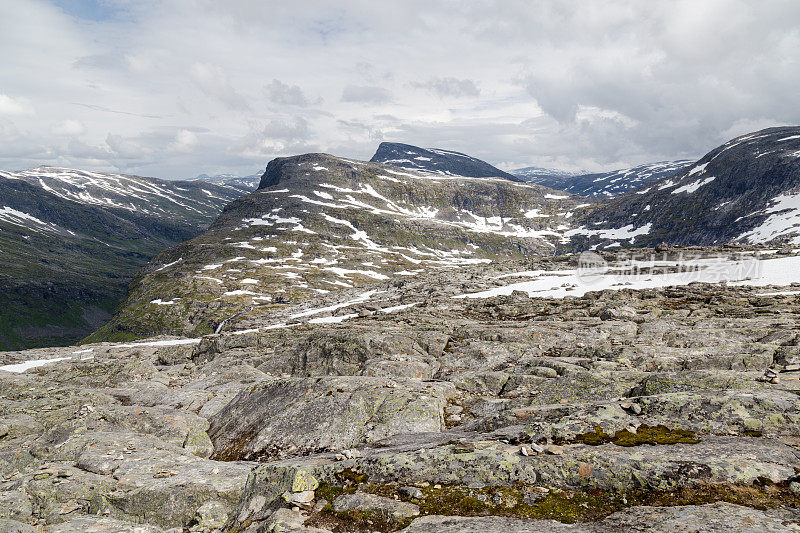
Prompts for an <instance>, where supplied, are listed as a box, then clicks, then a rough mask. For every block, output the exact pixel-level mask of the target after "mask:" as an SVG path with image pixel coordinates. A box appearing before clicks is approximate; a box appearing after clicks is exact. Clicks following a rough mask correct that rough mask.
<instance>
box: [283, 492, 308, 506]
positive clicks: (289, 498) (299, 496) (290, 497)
mask: <svg viewBox="0 0 800 533" xmlns="http://www.w3.org/2000/svg"><path fill="white" fill-rule="evenodd" d="M283 499H284V500H285V501H286V502H287V503H291V504H294V505H308V504H310V503H311V502H313V501H314V491H313V490H304V491H301V492H284V493H283Z"/></svg>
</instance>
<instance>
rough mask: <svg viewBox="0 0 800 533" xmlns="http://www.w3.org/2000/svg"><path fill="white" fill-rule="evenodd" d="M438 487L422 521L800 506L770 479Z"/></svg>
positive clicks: (357, 523)
mask: <svg viewBox="0 0 800 533" xmlns="http://www.w3.org/2000/svg"><path fill="white" fill-rule="evenodd" d="M436 487H437V488H434V487H430V486H428V487H424V488H421V490H422V493H423V497H422V498H420V499H419V500H416V499H415V500H413V503H415V504H417V505H419V507H420V515H421V516H425V515H434V514H435V515H444V516H506V517H515V518H530V519H533V518H536V519H550V520H557V521H559V522H563V523H570V524H571V523H578V522H593V521H597V520H601V519H603V518H604V517H606V516H608V515H609V514H611V513H614V512H617V511H620V510H622V509H625V508H627V507H631V506H637V505H644V506H677V505H703V504H707V503H715V502H728V503H734V504H737V505H744V506H747V507H752V508H756V509H769V508H776V507H781V506H786V505H790V506H796V505H799V504H800V497H798V496H796V495H794V494H793V493H792V492H791V490H789V488H788V486H787V484H785V483H783V484H775V483H772V482H771V481H769V480H759V481H757V482H755V483H753V484H752V485H707V486H700V487H691V488H690V487H684V488H681V489H677V490H671V491H651V490H635V491H628V492H612V491H603V490H599V489H592V490H586V491H572V490H563V489H554V488H546V487H534V486H526V485H516V486H511V487H504V486H489V487H481V488H469V487H463V486H458V485H443V486H436ZM355 490H356V487H355V486H334V485H330V484H327V483H321V484H320V486H319V488H318V489H317V496H318V497H320V498H324V499H326V500H328V501H333V500H334V499H336V497H338V496H340V495H342V494H345V493H352V492H354V491H355ZM358 490H362V491H364V492H369V493H372V494H378V495H381V496H385V497H389V498H393V497H398V498H400V499H402V500H405V501H409V500H408V498H406V497H404V496H402V495H400V494H399V493H398V492H397V485H395V484H366V485H362V486H361V487H359V489H358ZM410 520H411V519H408V520H405V521H403V522H392V521H390V520H387V519H386V518H385V517H382V516H380V515H379V514H378V513H367V512H359V511H347V512H340V513H337V512H335V511H334V510H333V508H332V507H331V506H330V505H329V506H327V507H326V509H325V510H323V511H322V512H321V513H320V514H318V515H316V516H314V517H312V519H311V521H309V522H307V523H306V525H314V526H317V527H327V528H328V529H331V530H333V531H336V532H345V531H348V532H349V531H396V530H399V529H402V528H403V527H405V526H406V525H408V522H410Z"/></svg>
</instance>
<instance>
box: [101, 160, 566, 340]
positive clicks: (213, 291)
mask: <svg viewBox="0 0 800 533" xmlns="http://www.w3.org/2000/svg"><path fill="white" fill-rule="evenodd" d="M577 204H578V201H577V199H576V198H574V197H572V196H570V195H568V194H565V193H561V192H557V191H553V190H551V189H547V188H545V187H542V186H539V185H533V184H524V183H518V182H515V181H511V180H508V179H506V178H504V177H477V178H476V177H467V176H454V175H450V174H432V173H430V172H424V173H423V172H419V171H414V170H407V169H398V168H397V167H395V166H392V165H384V164H378V163H371V162H361V161H353V160H349V159H342V158H338V157H334V156H330V155H326V154H306V155H302V156H295V157H288V158H279V159H275V160H273V161H271V162H270V163H269V165H268V166H267V169H266V172H265V173H264V176H263V177H262V179H261V184H260V187H259V189H258V191H256V192H255V193H253V194H250V195H248V196H245V197H243V198H240V199H239V200H236V201H235V202H232V203H231V204H229V205H228V206H227V207H226V208H225V210H224V211H223V212H222V214H221V215H220V216H219V218H218V219H217V220H216V221H215V222H214V224H212V226H211V227H210V228H209V230H208V231H207V232H205V233H204V234H203V235H201V236H199V237H197V238H195V239H193V240H191V241H189V242H186V243H184V244H182V245H179V246H176V247H174V248H172V249H170V250H167V251H165V252H163V253H161V254H159V256H158V257H156V258H155V259H154V260H153V261H152V262H151V263H150V265H148V267H147V268H146V269H145V270H144V271H143V272H142V274H141V275H140V276H139V277H138V278H137V280H136V281H135V282H134V283H133V284H132V286H131V293H130V295H129V296H128V298H127V299H126V300H125V302H124V303H123V305H122V307H121V308H120V311H119V312H118V313H117V315H116V316H115V318H114V319H113V320H112V322H111V323H109V324H108V325H107V326H106V327H104V328H102V329H101V330H100V331H99V332H97V333H96V334H95V335H94V336H93V337H92V340H100V339H114V338H119V337H120V336H122V337H125V336H143V335H150V334H155V333H175V334H191V335H197V334H201V333H209V332H213V331H214V330H216V329H218V328H219V327H220V326H221V325H224V327H225V328H231V327H240V325H241V324H242V323H246V322H247V321H248V320H250V319H251V318H253V319H256V318H254V317H258V318H257V319H258V320H262V321H263V320H267V319H270V318H271V317H272V316H273V315H274V314H275V313H277V312H279V311H280V310H281V309H283V308H285V307H286V306H287V305H290V304H291V305H295V304H297V303H298V302H302V301H305V300H307V299H309V298H313V297H318V296H320V295H325V294H328V293H329V292H332V291H333V292H335V291H341V290H347V289H350V288H353V287H357V286H363V285H369V284H374V283H376V282H378V281H382V280H387V279H402V278H404V277H409V276H415V275H417V274H420V273H422V272H425V271H428V270H440V269H453V268H459V267H462V266H464V265H469V264H481V263H485V262H490V261H493V260H501V261H504V260H512V259H513V258H521V257H525V256H532V255H537V254H544V255H550V254H552V253H553V251H554V250H555V248H556V247H557V246H558V244H559V243H560V242H561V240H562V239H563V235H562V233H563V231H564V230H565V229H567V228H568V226H567V220H568V219H569V218H570V217H572V216H573V214H574V213H573V210H574V209H575V208H576V206H577ZM237 324H239V326H237Z"/></svg>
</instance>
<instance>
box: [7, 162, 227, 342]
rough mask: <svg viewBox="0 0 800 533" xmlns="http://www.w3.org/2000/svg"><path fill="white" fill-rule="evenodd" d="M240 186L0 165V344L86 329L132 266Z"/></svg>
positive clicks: (181, 235)
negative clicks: (8, 168) (13, 169)
mask: <svg viewBox="0 0 800 533" xmlns="http://www.w3.org/2000/svg"><path fill="white" fill-rule="evenodd" d="M240 195H241V194H240V193H238V192H234V191H233V190H232V189H230V188H221V187H217V186H215V185H212V184H207V183H195V182H178V181H176V182H171V181H165V180H158V179H154V178H141V177H138V176H127V175H119V174H103V173H96V172H85V171H80V170H70V169H62V168H54V167H38V168H34V169H29V170H24V171H20V172H0V249H2V250H3V253H2V254H0V287H2V290H1V291H0V350H3V349H10V348H15V349H19V348H23V347H36V346H52V345H59V344H60V345H63V344H67V343H72V342H75V341H77V340H79V339H81V338H83V337H85V336H86V335H88V334H89V333H91V332H92V331H94V330H96V329H97V328H98V327H100V326H101V325H102V324H103V323H104V322H105V321H107V320H108V319H109V318H110V317H111V312H112V311H113V310H114V308H115V307H116V305H117V304H118V303H119V301H120V299H121V298H122V297H123V296H124V294H125V290H126V287H127V285H128V283H129V282H130V281H131V279H132V278H133V277H134V275H135V273H136V272H137V271H138V270H139V268H141V267H142V266H143V265H145V264H146V263H147V261H148V260H149V259H150V258H151V257H153V256H154V255H155V254H157V253H158V252H160V251H161V250H163V249H165V248H168V247H170V246H173V245H175V244H177V243H180V242H182V241H185V240H187V239H190V238H192V237H194V236H196V235H198V234H200V233H202V231H203V230H204V229H205V228H206V227H207V226H208V224H210V223H211V222H212V221H213V220H214V218H215V217H216V216H217V215H218V214H219V212H220V211H221V210H222V208H223V207H224V206H225V205H226V204H227V203H228V202H230V201H231V200H233V199H234V198H236V197H238V196H240Z"/></svg>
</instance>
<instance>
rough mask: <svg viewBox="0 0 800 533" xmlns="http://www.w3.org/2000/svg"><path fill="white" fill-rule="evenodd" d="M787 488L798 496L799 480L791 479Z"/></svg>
mask: <svg viewBox="0 0 800 533" xmlns="http://www.w3.org/2000/svg"><path fill="white" fill-rule="evenodd" d="M789 490H791V491H792V492H793V493H794V495H795V496H800V482H798V481H792V482H791V483H789Z"/></svg>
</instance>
